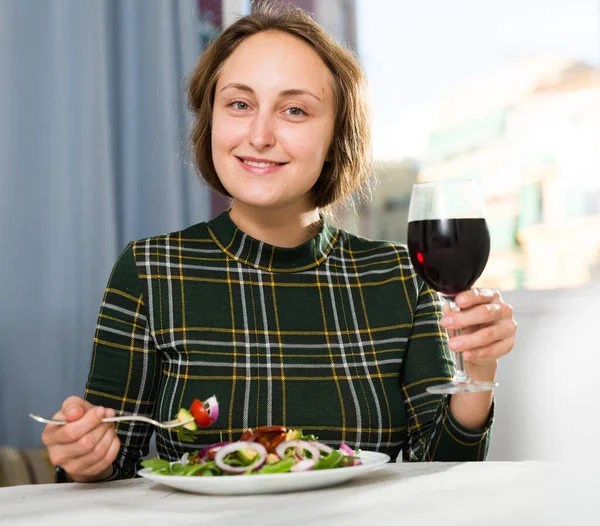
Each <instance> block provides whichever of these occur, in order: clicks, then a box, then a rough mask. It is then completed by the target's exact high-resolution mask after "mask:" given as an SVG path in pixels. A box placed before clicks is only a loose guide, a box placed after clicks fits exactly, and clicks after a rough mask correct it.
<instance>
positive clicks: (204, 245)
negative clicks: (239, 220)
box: [86, 212, 492, 478]
mask: <svg viewBox="0 0 600 526" xmlns="http://www.w3.org/2000/svg"><path fill="white" fill-rule="evenodd" d="M440 317H441V304H440V302H439V299H438V297H437V295H436V293H435V292H433V291H432V290H431V289H429V288H428V287H427V286H426V285H424V283H423V281H422V280H421V279H420V278H418V277H417V276H416V274H415V273H414V271H413V268H412V266H411V263H410V260H409V257H408V254H407V251H406V249H405V248H404V246H402V245H399V244H395V243H390V242H378V241H370V240H367V239H364V238H361V237H357V236H354V235H351V234H349V233H347V232H345V231H342V230H338V229H336V228H335V227H334V226H332V225H331V224H330V223H329V222H327V221H326V220H324V221H323V228H322V230H321V232H320V234H318V235H317V236H316V237H315V238H313V239H311V240H309V241H307V242H306V243H304V244H302V245H300V246H298V247H295V248H279V247H273V246H270V245H267V244H265V243H262V242H259V241H257V240H255V239H252V238H250V237H249V236H248V235H246V234H244V233H243V232H242V231H240V230H239V229H238V228H237V227H236V225H235V224H234V223H233V222H232V221H231V219H230V217H229V214H228V213H227V212H225V213H223V214H221V215H219V216H218V217H216V218H215V219H213V220H211V221H209V222H207V223H200V224H197V225H194V226H192V227H190V228H187V229H186V230H183V231H181V232H176V233H172V234H166V235H161V236H157V237H153V238H149V239H145V240H141V241H137V242H134V243H130V244H129V245H128V246H127V247H126V248H125V250H124V251H123V253H122V254H121V255H120V257H119V259H118V260H117V262H116V264H115V266H114V269H113V272H112V274H111V276H110V280H109V283H108V285H107V288H106V293H105V296H104V300H103V302H102V306H101V310H100V315H99V319H98V325H97V330H96V335H95V339H94V350H93V356H92V362H91V370H90V374H89V379H88V383H87V387H86V399H87V400H89V401H90V402H91V403H93V404H95V405H103V406H105V407H112V408H114V409H115V410H116V411H117V412H118V413H124V414H141V415H147V416H151V417H154V418H155V419H158V420H170V419H172V418H174V417H175V416H176V413H177V412H178V409H179V408H180V407H189V406H190V404H191V402H192V400H193V399H194V398H200V399H205V398H208V397H209V396H211V395H213V394H215V395H216V396H217V398H218V400H219V402H220V410H221V411H220V417H219V420H218V421H217V423H216V424H215V425H214V426H213V427H210V428H204V429H200V430H198V431H197V432H196V433H195V442H194V443H186V442H181V441H180V440H179V439H178V434H177V433H176V432H174V431H170V430H157V432H156V445H157V449H158V453H159V455H160V456H161V457H162V458H167V459H171V460H174V459H176V458H178V457H180V456H181V455H182V454H183V453H184V452H186V451H192V450H194V449H197V448H198V447H199V446H201V445H206V444H210V443H213V442H218V441H220V440H221V438H222V439H223V440H236V439H238V438H239V436H240V435H241V433H242V431H243V430H244V429H245V428H247V427H255V426H261V425H284V426H288V427H291V428H297V429H302V430H304V431H305V432H308V433H313V434H315V435H317V436H318V437H319V439H320V440H321V441H322V442H324V443H328V444H339V443H340V442H345V443H346V444H348V445H350V446H351V447H354V448H361V449H366V450H369V449H371V450H376V451H383V452H386V453H388V454H390V455H391V456H392V458H394V457H396V456H397V455H398V454H399V453H400V452H402V456H403V459H404V460H407V461H428V460H438V461H439V460H448V461H462V460H483V459H484V458H485V455H486V453H487V449H488V445H489V440H490V427H491V421H492V417H491V416H490V423H489V424H488V426H486V428H485V429H481V430H472V429H468V428H465V427H463V426H462V425H460V424H459V423H458V422H457V421H456V420H455V419H454V418H453V417H452V414H451V413H450V411H449V408H448V397H442V396H439V395H431V394H428V393H427V392H426V391H425V388H426V387H427V386H428V385H432V384H436V383H440V382H443V381H446V380H449V379H450V378H451V377H452V374H453V370H454V361H453V357H452V355H451V353H450V351H448V349H447V346H446V335H445V331H443V330H442V329H441V328H440V325H439V320H440ZM153 431H154V429H153V428H152V427H150V426H148V425H146V424H139V423H120V424H118V425H117V433H118V435H119V437H120V439H121V450H120V454H119V457H118V459H117V461H116V462H115V465H116V466H117V468H118V471H119V476H120V477H122V478H127V477H131V476H134V475H135V474H136V472H137V469H138V465H139V462H140V459H141V458H142V457H143V456H144V455H146V454H147V453H148V449H149V441H150V437H151V434H152V432H153Z"/></svg>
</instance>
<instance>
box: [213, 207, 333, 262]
mask: <svg viewBox="0 0 600 526" xmlns="http://www.w3.org/2000/svg"><path fill="white" fill-rule="evenodd" d="M321 222H322V228H321V231H320V232H319V233H318V234H317V235H316V236H315V237H313V238H312V239H309V240H308V241H306V242H305V243H302V244H301V245H298V246H297V247H293V248H283V247H276V246H273V245H269V244H267V243H263V242H262V241H258V240H256V239H254V238H252V237H250V236H249V235H247V234H245V233H244V232H242V231H241V230H240V229H239V228H238V227H237V225H236V224H235V223H234V222H233V221H232V220H231V217H229V212H228V211H226V212H223V213H222V214H220V215H218V216H217V217H215V218H214V219H212V220H211V221H209V222H208V230H209V232H210V235H211V237H212V238H213V240H214V241H215V243H216V244H217V245H218V246H219V248H220V249H221V250H222V251H223V252H225V253H226V254H227V255H228V256H229V257H231V258H233V259H235V260H236V261H239V262H240V263H244V264H245V265H249V266H251V267H254V268H257V269H261V270H266V271H268V272H301V271H303V270H308V269H310V268H313V267H316V266H318V265H320V264H321V263H323V262H324V261H325V260H326V259H327V256H328V255H329V254H330V252H331V250H332V249H333V247H334V246H335V244H336V243H337V241H338V237H339V232H338V230H337V229H336V228H335V227H334V226H333V225H331V224H330V223H328V222H327V220H326V219H325V218H324V217H323V216H321Z"/></svg>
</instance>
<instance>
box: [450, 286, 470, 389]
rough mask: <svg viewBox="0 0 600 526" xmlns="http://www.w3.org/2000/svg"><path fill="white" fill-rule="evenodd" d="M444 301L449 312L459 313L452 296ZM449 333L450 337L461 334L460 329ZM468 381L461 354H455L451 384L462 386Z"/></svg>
mask: <svg viewBox="0 0 600 526" xmlns="http://www.w3.org/2000/svg"><path fill="white" fill-rule="evenodd" d="M446 301H447V302H448V305H449V307H450V310H451V311H453V312H460V307H459V306H458V305H456V301H455V297H454V296H452V297H449V298H446ZM451 332H452V336H460V334H461V333H462V331H461V330H460V329H455V330H453V331H451ZM470 381H471V379H470V378H469V376H468V375H467V373H466V372H465V361H464V359H463V353H462V352H457V353H456V373H455V374H454V378H453V379H452V383H455V384H456V383H461V384H462V383H468V382H470Z"/></svg>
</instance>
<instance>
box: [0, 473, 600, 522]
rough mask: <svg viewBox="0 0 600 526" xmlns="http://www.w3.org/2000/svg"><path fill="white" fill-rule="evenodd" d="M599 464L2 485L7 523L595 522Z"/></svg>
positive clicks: (0, 509) (0, 511) (0, 506)
mask: <svg viewBox="0 0 600 526" xmlns="http://www.w3.org/2000/svg"><path fill="white" fill-rule="evenodd" d="M598 473H599V472H598V471H597V470H596V469H592V468H591V467H590V465H589V464H587V465H583V464H582V465H580V466H573V465H566V464H554V463H542V462H484V463H447V464H444V463H430V464H389V465H387V466H386V467H385V468H383V469H381V470H378V471H376V472H374V473H371V474H368V475H366V476H365V477H363V478H360V479H357V480H354V481H351V482H349V483H346V484H344V485H342V486H337V487H332V488H327V489H321V490H315V491H306V492H301V493H293V494H279V495H254V496H241V497H213V496H203V495H194V494H187V493H181V492H178V491H174V490H171V489H169V488H167V487H165V486H162V485H158V484H154V483H152V482H150V481H147V480H144V479H133V480H124V481H116V482H109V483H104V484H46V485H37V486H16V487H12V488H3V489H0V524H1V525H2V526H4V525H7V526H8V525H10V526H21V525H44V526H54V525H56V526H58V525H60V526H67V525H77V526H96V525H98V526H100V525H102V526H108V525H117V524H119V525H120V524H126V525H128V526H134V525H154V524H172V525H176V526H184V525H192V524H194V525H196V524H218V525H220V526H221V525H235V526H253V525H255V524H256V525H260V526H289V525H296V524H297V525H302V526H314V525H320V524H327V525H331V524H340V525H344V526H346V525H354V524H356V525H361V526H365V525H366V526H376V525H377V526H378V525H380V524H394V525H406V526H408V525H410V526H418V525H427V526H436V525H438V524H439V525H440V526H454V525H461V526H464V525H485V526H493V525H511V526H513V525H515V526H517V525H518V526H520V525H526V526H530V525H544V526H548V525H561V526H562V525H565V526H567V525H575V524H576V525H578V526H580V525H588V524H589V525H596V526H598V525H600V511H599V510H598V507H597V500H598V499H600V491H599V490H600V483H599V482H598V480H599V478H598Z"/></svg>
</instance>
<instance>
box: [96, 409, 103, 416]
mask: <svg viewBox="0 0 600 526" xmlns="http://www.w3.org/2000/svg"><path fill="white" fill-rule="evenodd" d="M96 414H97V415H98V416H104V407H96Z"/></svg>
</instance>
